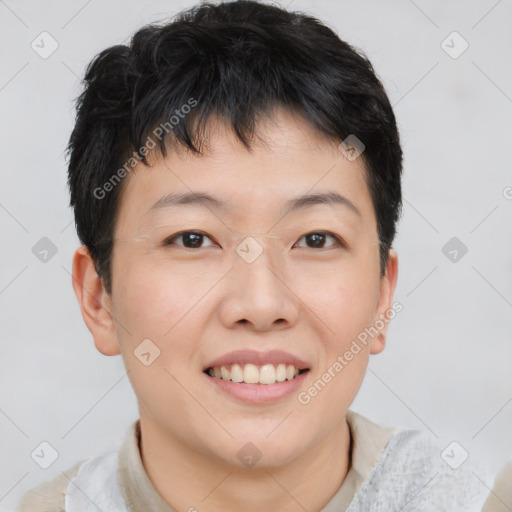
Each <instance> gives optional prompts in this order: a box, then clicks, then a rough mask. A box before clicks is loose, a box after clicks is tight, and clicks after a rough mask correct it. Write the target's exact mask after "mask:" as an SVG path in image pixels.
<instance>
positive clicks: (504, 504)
mask: <svg viewBox="0 0 512 512" xmlns="http://www.w3.org/2000/svg"><path fill="white" fill-rule="evenodd" d="M511 510H512V461H510V462H508V463H507V464H506V465H505V466H504V467H503V469H502V470H501V471H500V472H499V474H498V476H497V477H496V480H495V482H494V487H493V489H492V492H491V494H489V497H488V498H487V501H486V502H485V505H484V508H483V509H482V512H510V511H511Z"/></svg>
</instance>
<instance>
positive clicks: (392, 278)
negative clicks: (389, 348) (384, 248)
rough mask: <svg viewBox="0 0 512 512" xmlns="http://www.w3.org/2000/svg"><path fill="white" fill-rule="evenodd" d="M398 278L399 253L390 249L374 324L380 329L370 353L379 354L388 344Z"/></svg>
mask: <svg viewBox="0 0 512 512" xmlns="http://www.w3.org/2000/svg"><path fill="white" fill-rule="evenodd" d="M397 280H398V255H397V253H396V251H395V250H394V249H390V250H389V257H388V262H387V265H386V273H385V274H384V276H383V277H382V279H381V282H380V290H379V301H378V304H377V310H376V315H375V319H374V326H375V328H376V329H378V330H379V334H377V335H376V336H375V337H374V338H373V340H372V345H371V348H370V354H379V353H380V352H382V351H383V350H384V347H385V346H386V335H387V331H388V325H389V321H390V319H391V318H390V310H391V309H392V306H393V296H394V293H395V288H396V283H397Z"/></svg>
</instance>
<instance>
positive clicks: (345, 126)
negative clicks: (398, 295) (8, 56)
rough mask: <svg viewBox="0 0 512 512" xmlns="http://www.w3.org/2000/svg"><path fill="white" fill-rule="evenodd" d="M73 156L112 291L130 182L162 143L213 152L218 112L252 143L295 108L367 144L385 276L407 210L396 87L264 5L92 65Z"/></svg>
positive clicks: (233, 10) (357, 56)
mask: <svg viewBox="0 0 512 512" xmlns="http://www.w3.org/2000/svg"><path fill="white" fill-rule="evenodd" d="M83 82H84V89H83V92H82V93H81V94H80V96H79V97H78V99H77V102H76V109H77V114H76V123H75V126H74V129H73V132H72V134H71V137H70V140H69V143H68V146H67V156H68V157H69V166H68V185H69V188H70V193H71V200H70V205H71V206H72V207H73V208H74V213H75V224H76V229H77V233H78V237H79V239H80V241H81V243H82V244H84V245H85V246H87V248H88V249H89V251H90V253H91V256H92V259H93V261H94V265H95V269H96V271H97V273H98V276H99V277H100V278H102V280H103V283H104V286H105V289H106V291H107V293H109V294H110V293H111V292H112V268H111V265H110V260H111V254H112V235H113V232H114V226H115V221H116V216H117V211H118V207H117V206H118V203H119V197H120V192H121V190H122V188H123V183H124V182H125V180H124V177H125V176H126V174H127V173H128V172H129V171H130V168H132V167H133V166H134V165H136V164H137V163H138V162H143V163H144V164H145V165H149V163H148V161H147V159H146V151H145V150H147V149H148V148H151V147H153V146H156V147H155V148H154V151H159V152H161V154H162V155H163V156H165V155H166V154H167V153H166V151H167V149H168V147H170V146H169V145H170V144H182V145H184V146H185V147H187V148H189V149H190V150H191V151H193V152H194V153H198V154H202V149H201V148H202V140H203V135H204V132H203V130H204V127H205V123H206V121H207V120H208V118H209V117H210V116H211V115H216V116H219V117H220V118H221V119H222V120H223V121H225V122H226V123H228V124H229V125H230V126H231V127H232V129H233V131H234V133H235V134H236V136H237V137H238V138H239V139H240V140H241V141H242V142H243V144H244V145H245V146H246V147H247V148H250V141H251V139H252V137H253V136H254V134H255V133H256V129H257V119H258V118H259V117H262V116H269V115H270V114H271V113H272V111H273V110H274V109H275V108H276V107H286V108H289V109H292V110H293V111H294V112H297V113H299V114H301V115H302V116H303V117H304V119H305V120H306V121H307V122H308V123H310V125H312V126H313V127H315V128H316V129H318V130H319V131H320V133H322V134H323V135H325V136H326V137H328V138H330V139H333V140H336V141H339V142H341V141H343V140H345V139H346V137H348V136H349V135H355V136H356V137H357V138H358V139H359V140H360V141H362V142H363V144H364V146H365V149H364V152H363V153H362V155H361V158H363V161H364V164H365V165H364V167H365V179H366V183H367V185H368V188H369V191H370V194H371V197H372V202H373V206H374V209H375V212H376V219H377V229H378V235H379V241H380V270H381V276H383V275H384V273H385V269H386V265H387V261H388V257H389V249H390V248H391V244H392V242H393V239H394V237H395V234H396V223H397V221H398V219H399V216H400V214H401V208H402V195H401V173H402V150H401V147H400V140H399V134H398V129H397V126H396V121H395V116H394V113H393V110H392V108H391V105H390V103H389V100H388V97H387V95H386V92H385V90H384V87H383V85H382V83H381V81H380V80H379V78H378V77H377V76H376V73H375V72H374V69H373V67H372V65H371V63H370V61H369V60H368V58H367V57H366V56H365V54H364V53H363V52H362V51H361V50H359V49H356V48H355V47H353V46H351V45H350V44H348V43H346V42H344V41H342V40H341V39H340V38H339V37H338V36H337V35H336V33H335V32H334V31H333V30H332V29H330V28H329V27H327V26H326V25H325V24H323V23H322V22H320V21H319V20H317V19H316V18H314V17H313V16H310V15H307V14H304V13H301V12H290V11H287V10H285V9H283V8H281V7H278V6H275V5H270V4H265V3H260V2H257V1H252V0H238V1H233V2H223V3H219V4H214V3H210V2H203V3H201V4H199V5H196V6H194V7H192V8H190V9H187V10H185V11H182V12H181V13H179V14H178V15H177V16H176V17H175V18H173V19H172V20H171V21H168V20H166V22H163V23H154V24H151V25H147V26H144V27H142V28H141V29H140V30H138V31H137V32H136V33H135V34H134V35H133V37H132V39H131V41H130V44H129V45H116V46H112V47H110V48H107V49H105V50H104V51H102V52H101V53H99V54H98V55H96V56H95V57H94V59H93V60H92V61H91V62H90V63H89V65H88V67H87V69H86V72H85V78H84V81H83Z"/></svg>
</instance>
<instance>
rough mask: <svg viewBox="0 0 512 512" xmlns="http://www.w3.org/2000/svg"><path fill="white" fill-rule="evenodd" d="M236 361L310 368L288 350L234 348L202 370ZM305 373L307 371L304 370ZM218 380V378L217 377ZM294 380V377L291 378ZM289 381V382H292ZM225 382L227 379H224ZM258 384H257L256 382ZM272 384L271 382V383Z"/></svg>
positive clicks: (300, 368) (242, 363)
mask: <svg viewBox="0 0 512 512" xmlns="http://www.w3.org/2000/svg"><path fill="white" fill-rule="evenodd" d="M235 363H238V364H239V365H244V364H256V365H263V364H274V365H276V364H279V363H284V364H292V365H293V366H295V367H296V368H298V369H299V370H305V369H311V366H310V365H308V363H306V362H305V361H303V360H302V359H300V358H299V357H297V356H294V355H293V354H289V353H288V352H284V351H282V350H269V351H267V352H257V351H255V350H235V351H234V352H229V353H228V354H224V355H223V356H221V357H219V358H217V359H214V360H213V361H211V362H210V363H208V364H207V365H206V366H205V367H204V368H203V370H202V371H203V372H204V371H205V370H207V369H208V368H213V367H220V366H228V365H231V364H235ZM305 373H307V372H305ZM217 380H219V379H217ZM293 380H295V379H293ZM293 380H292V381H289V382H293ZM226 382H227V381H226ZM244 385H245V386H249V385H250V384H244ZM257 385H258V384H257ZM271 386H273V384H271Z"/></svg>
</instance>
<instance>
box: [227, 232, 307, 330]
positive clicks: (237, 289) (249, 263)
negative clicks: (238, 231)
mask: <svg viewBox="0 0 512 512" xmlns="http://www.w3.org/2000/svg"><path fill="white" fill-rule="evenodd" d="M253 243H254V242H253ZM244 249H248V250H249V251H253V252H254V247H252V246H251V245H250V241H249V246H246V245H242V244H241V246H240V248H239V253H238V254H239V255H240V257H237V258H235V259H234V263H233V268H232V270H231V272H230V273H229V279H228V281H227V282H228V285H227V286H226V288H225V292H226V293H225V297H224V299H223V301H222V303H221V306H220V307H221V311H220V314H221V319H222V322H223V323H224V324H225V325H226V327H227V328H234V327H236V326H237V325H246V326H247V328H250V329H252V330H254V331H266V330H275V329H280V330H281V329H287V328H290V327H291V326H293V325H295V324H296V323H297V321H298V318H299V314H300V311H299V309H300V299H299V297H297V295H296V293H295V292H294V290H293V283H291V278H290V276H289V275H288V274H287V272H286V268H285V266H284V265H279V264H276V263H277V262H276V259H279V255H278V254H274V255H273V257H271V255H270V253H269V251H267V250H263V251H261V249H260V254H259V255H258V256H257V257H256V259H255V260H252V258H251V257H249V258H247V257H245V255H244ZM247 254H249V253H247ZM252 256H253V257H254V255H252Z"/></svg>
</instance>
